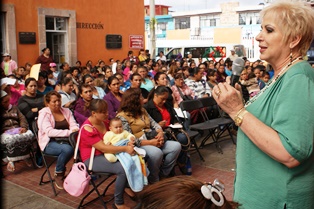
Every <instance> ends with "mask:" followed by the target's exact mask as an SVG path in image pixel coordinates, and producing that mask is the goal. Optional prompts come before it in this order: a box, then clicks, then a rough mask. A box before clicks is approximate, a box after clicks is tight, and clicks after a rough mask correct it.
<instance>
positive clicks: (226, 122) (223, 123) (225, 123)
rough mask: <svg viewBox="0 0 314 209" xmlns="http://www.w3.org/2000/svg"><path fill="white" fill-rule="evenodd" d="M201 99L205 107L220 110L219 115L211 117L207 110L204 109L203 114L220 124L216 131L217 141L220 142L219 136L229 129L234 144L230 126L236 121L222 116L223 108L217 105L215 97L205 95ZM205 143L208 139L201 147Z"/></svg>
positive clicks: (202, 144) (208, 119) (203, 142)
mask: <svg viewBox="0 0 314 209" xmlns="http://www.w3.org/2000/svg"><path fill="white" fill-rule="evenodd" d="M199 101H200V102H201V103H202V105H203V107H207V108H210V109H212V110H214V109H216V110H217V111H218V112H219V116H218V117H216V118H212V119H210V118H208V116H207V114H206V112H205V111H204V109H203V114H204V117H205V118H206V121H209V122H212V123H214V124H217V125H218V127H217V129H216V131H215V132H214V134H215V139H216V141H217V143H218V140H219V138H221V136H222V134H223V133H224V132H225V131H228V134H229V136H230V138H231V140H232V142H233V144H235V141H234V138H233V135H232V133H231V130H230V127H231V126H232V125H233V123H234V122H233V120H232V119H231V118H229V117H222V115H221V110H220V108H219V106H218V105H217V103H216V101H215V99H214V98H212V97H205V98H200V99H199ZM205 143H206V141H204V140H203V141H202V143H201V145H200V147H202V146H204V145H205ZM221 153H222V150H221Z"/></svg>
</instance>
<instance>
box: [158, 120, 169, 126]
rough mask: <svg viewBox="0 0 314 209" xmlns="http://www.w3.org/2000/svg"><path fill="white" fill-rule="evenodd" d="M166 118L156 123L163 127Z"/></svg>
mask: <svg viewBox="0 0 314 209" xmlns="http://www.w3.org/2000/svg"><path fill="white" fill-rule="evenodd" d="M166 122H167V121H166V120H162V121H160V122H159V123H158V124H159V125H160V126H161V127H162V128H164V127H165V125H166Z"/></svg>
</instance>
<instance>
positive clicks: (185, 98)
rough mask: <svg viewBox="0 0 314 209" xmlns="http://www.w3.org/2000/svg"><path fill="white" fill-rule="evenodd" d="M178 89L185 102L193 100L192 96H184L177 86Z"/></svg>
mask: <svg viewBox="0 0 314 209" xmlns="http://www.w3.org/2000/svg"><path fill="white" fill-rule="evenodd" d="M176 87H177V89H178V92H179V94H180V96H181V98H182V99H183V101H188V100H193V98H192V97H191V96H190V95H184V94H183V93H182V91H181V90H180V88H179V87H178V86H176Z"/></svg>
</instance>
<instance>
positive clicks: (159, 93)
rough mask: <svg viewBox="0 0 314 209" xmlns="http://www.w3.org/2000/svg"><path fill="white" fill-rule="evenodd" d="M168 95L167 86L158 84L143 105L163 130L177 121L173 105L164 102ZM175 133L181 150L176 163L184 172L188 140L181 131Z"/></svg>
mask: <svg viewBox="0 0 314 209" xmlns="http://www.w3.org/2000/svg"><path fill="white" fill-rule="evenodd" d="M157 74H158V73H157ZM157 74H156V75H157ZM168 97H169V91H168V89H167V87H165V86H158V87H157V88H156V89H155V90H154V95H153V98H152V99H150V100H148V102H147V104H145V105H144V107H145V109H146V111H147V113H148V114H149V115H150V116H151V117H152V118H153V119H154V120H155V121H156V122H157V123H158V124H159V125H160V126H161V128H162V129H163V130H165V129H167V128H168V127H169V125H170V124H175V123H179V121H178V119H177V118H178V117H176V113H175V111H174V109H173V107H172V106H171V104H169V103H167V102H166V101H167V99H168ZM174 132H175V130H174ZM175 135H176V138H177V140H178V141H179V142H180V143H181V145H182V151H181V153H180V155H179V157H178V165H179V166H180V169H181V171H182V172H183V173H185V171H184V170H185V163H186V160H187V150H188V148H189V147H188V146H187V145H188V143H189V140H188V138H187V136H186V135H185V134H184V133H182V132H179V131H177V132H175Z"/></svg>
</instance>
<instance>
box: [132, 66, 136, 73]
mask: <svg viewBox="0 0 314 209" xmlns="http://www.w3.org/2000/svg"><path fill="white" fill-rule="evenodd" d="M131 70H132V72H133V73H135V72H136V71H137V65H133V66H132V69H131Z"/></svg>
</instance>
